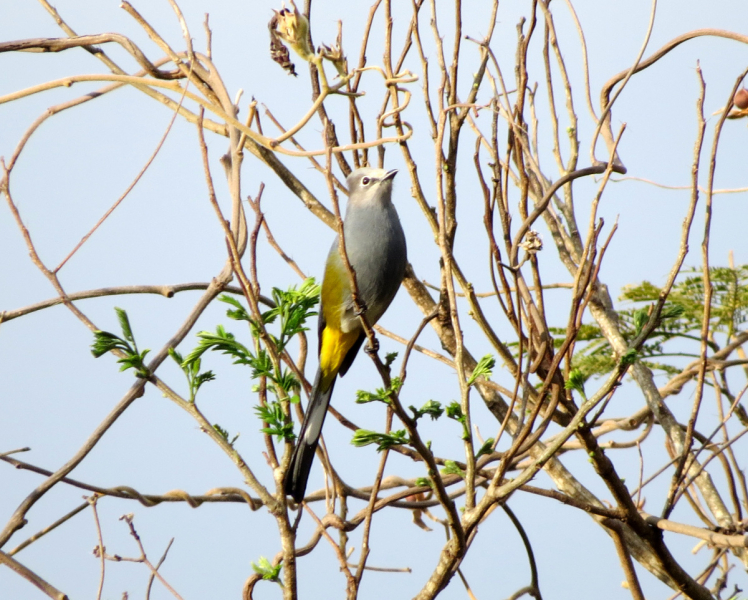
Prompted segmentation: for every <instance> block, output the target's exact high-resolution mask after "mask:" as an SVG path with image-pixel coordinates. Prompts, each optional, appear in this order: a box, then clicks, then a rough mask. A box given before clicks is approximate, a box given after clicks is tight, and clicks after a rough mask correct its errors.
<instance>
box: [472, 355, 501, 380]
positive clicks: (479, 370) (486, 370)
mask: <svg viewBox="0 0 748 600" xmlns="http://www.w3.org/2000/svg"><path fill="white" fill-rule="evenodd" d="M495 365H496V359H495V358H494V357H493V356H491V355H490V354H486V355H485V356H484V357H483V358H481V359H480V360H479V361H478V364H477V365H475V369H473V374H472V375H470V378H469V379H468V381H467V384H468V385H469V386H470V385H473V384H474V383H475V381H476V379H478V377H485V378H486V379H488V378H489V377H491V370H492V369H493V368H494V366H495Z"/></svg>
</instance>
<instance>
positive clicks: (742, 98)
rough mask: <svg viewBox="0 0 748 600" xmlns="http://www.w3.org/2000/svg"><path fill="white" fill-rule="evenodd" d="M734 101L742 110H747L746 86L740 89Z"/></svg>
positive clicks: (747, 94) (747, 96)
mask: <svg viewBox="0 0 748 600" xmlns="http://www.w3.org/2000/svg"><path fill="white" fill-rule="evenodd" d="M732 101H733V104H735V106H736V107H737V108H739V109H740V110H745V109H746V108H748V90H747V89H745V88H742V89H740V90H738V92H737V94H735V97H734V98H733V99H732Z"/></svg>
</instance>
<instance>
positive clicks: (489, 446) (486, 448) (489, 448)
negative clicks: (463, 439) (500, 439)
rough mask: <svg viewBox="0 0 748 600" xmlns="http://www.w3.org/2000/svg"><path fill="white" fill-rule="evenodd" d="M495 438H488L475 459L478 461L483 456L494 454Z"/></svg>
mask: <svg viewBox="0 0 748 600" xmlns="http://www.w3.org/2000/svg"><path fill="white" fill-rule="evenodd" d="M493 443H494V439H493V438H488V439H487V440H486V441H485V442H483V445H482V446H481V447H480V450H478V453H477V454H476V455H475V459H476V460H478V459H479V458H480V457H481V456H483V455H484V454H485V455H488V454H491V453H493Z"/></svg>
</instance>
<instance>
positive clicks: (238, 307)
mask: <svg viewBox="0 0 748 600" xmlns="http://www.w3.org/2000/svg"><path fill="white" fill-rule="evenodd" d="M218 300H220V301H221V302H225V303H226V304H230V305H231V306H233V307H234V310H231V309H229V310H227V311H226V316H227V317H228V318H229V319H233V320H234V321H249V322H250V323H252V322H253V321H252V318H251V317H250V316H249V313H248V312H247V309H246V308H244V305H243V304H242V303H241V302H239V301H238V300H237V299H236V298H233V297H232V296H228V295H227V294H223V295H221V296H219V297H218Z"/></svg>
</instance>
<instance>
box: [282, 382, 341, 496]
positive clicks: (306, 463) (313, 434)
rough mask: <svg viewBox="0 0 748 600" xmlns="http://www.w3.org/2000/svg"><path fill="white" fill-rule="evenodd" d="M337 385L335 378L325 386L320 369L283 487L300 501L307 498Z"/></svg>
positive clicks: (289, 494) (287, 493)
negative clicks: (317, 452)
mask: <svg viewBox="0 0 748 600" xmlns="http://www.w3.org/2000/svg"><path fill="white" fill-rule="evenodd" d="M334 387H335V380H334V379H333V381H332V383H331V384H330V387H329V388H327V389H326V390H322V389H321V388H322V372H321V371H319V370H318V371H317V376H316V377H315V379H314V386H313V387H312V394H311V400H310V401H309V406H308V407H307V410H306V414H305V415H304V422H303V423H302V424H301V430H300V431H299V437H298V439H297V440H296V448H294V451H293V455H292V456H291V462H290V463H289V465H288V470H287V471H286V475H285V477H284V478H283V489H284V490H285V492H286V495H288V496H291V497H292V498H293V499H294V500H295V501H296V502H301V501H302V500H303V498H304V492H305V491H306V483H307V480H308V479H309V471H311V469H312V463H313V462H314V454H315V451H316V450H317V443H318V442H319V435H320V432H321V431H322V424H323V423H324V421H325V415H327V406H328V405H329V404H330V397H331V396H332V389H333V388H334Z"/></svg>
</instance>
